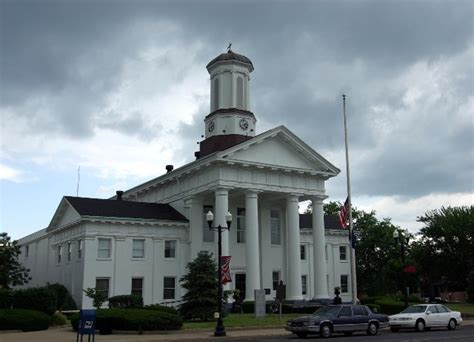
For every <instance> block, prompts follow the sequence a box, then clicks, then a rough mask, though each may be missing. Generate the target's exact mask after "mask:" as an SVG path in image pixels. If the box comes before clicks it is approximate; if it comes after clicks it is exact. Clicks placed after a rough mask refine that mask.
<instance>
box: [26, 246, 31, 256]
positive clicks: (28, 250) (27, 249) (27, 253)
mask: <svg viewBox="0 0 474 342" xmlns="http://www.w3.org/2000/svg"><path fill="white" fill-rule="evenodd" d="M29 255H30V245H26V246H25V258H28V256H29Z"/></svg>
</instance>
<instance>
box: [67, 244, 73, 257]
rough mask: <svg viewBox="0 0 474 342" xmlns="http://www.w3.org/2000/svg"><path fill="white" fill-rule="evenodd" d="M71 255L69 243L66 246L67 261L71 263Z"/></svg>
mask: <svg viewBox="0 0 474 342" xmlns="http://www.w3.org/2000/svg"><path fill="white" fill-rule="evenodd" d="M71 254H72V244H71V243H70V242H69V243H68V244H67V261H71Z"/></svg>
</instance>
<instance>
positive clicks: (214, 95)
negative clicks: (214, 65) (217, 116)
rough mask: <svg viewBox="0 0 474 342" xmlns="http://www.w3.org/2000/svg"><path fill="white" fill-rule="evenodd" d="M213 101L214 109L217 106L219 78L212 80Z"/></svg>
mask: <svg viewBox="0 0 474 342" xmlns="http://www.w3.org/2000/svg"><path fill="white" fill-rule="evenodd" d="M213 97H214V98H213V103H212V106H213V108H214V110H217V109H218V108H219V80H218V79H217V78H216V79H215V80H214V94H213Z"/></svg>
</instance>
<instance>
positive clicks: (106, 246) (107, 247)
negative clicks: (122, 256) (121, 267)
mask: <svg viewBox="0 0 474 342" xmlns="http://www.w3.org/2000/svg"><path fill="white" fill-rule="evenodd" d="M111 246H112V240H111V239H101V238H99V248H98V250H97V256H98V257H99V258H110V256H111Z"/></svg>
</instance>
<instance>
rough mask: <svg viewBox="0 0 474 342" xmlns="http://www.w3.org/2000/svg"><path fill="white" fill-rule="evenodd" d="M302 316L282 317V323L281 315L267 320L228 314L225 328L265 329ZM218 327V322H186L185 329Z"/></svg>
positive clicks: (271, 316) (268, 317)
mask: <svg viewBox="0 0 474 342" xmlns="http://www.w3.org/2000/svg"><path fill="white" fill-rule="evenodd" d="M298 316H302V314H286V315H282V321H281V323H280V316H279V315H274V314H272V315H268V314H267V316H266V317H265V318H258V319H257V318H254V315H253V314H228V315H227V316H226V317H224V326H225V327H226V328H231V327H263V326H267V325H281V326H283V325H284V324H285V322H286V321H287V320H289V319H291V318H295V317H298ZM215 326H216V321H210V322H184V324H183V329H209V328H214V327H215Z"/></svg>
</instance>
